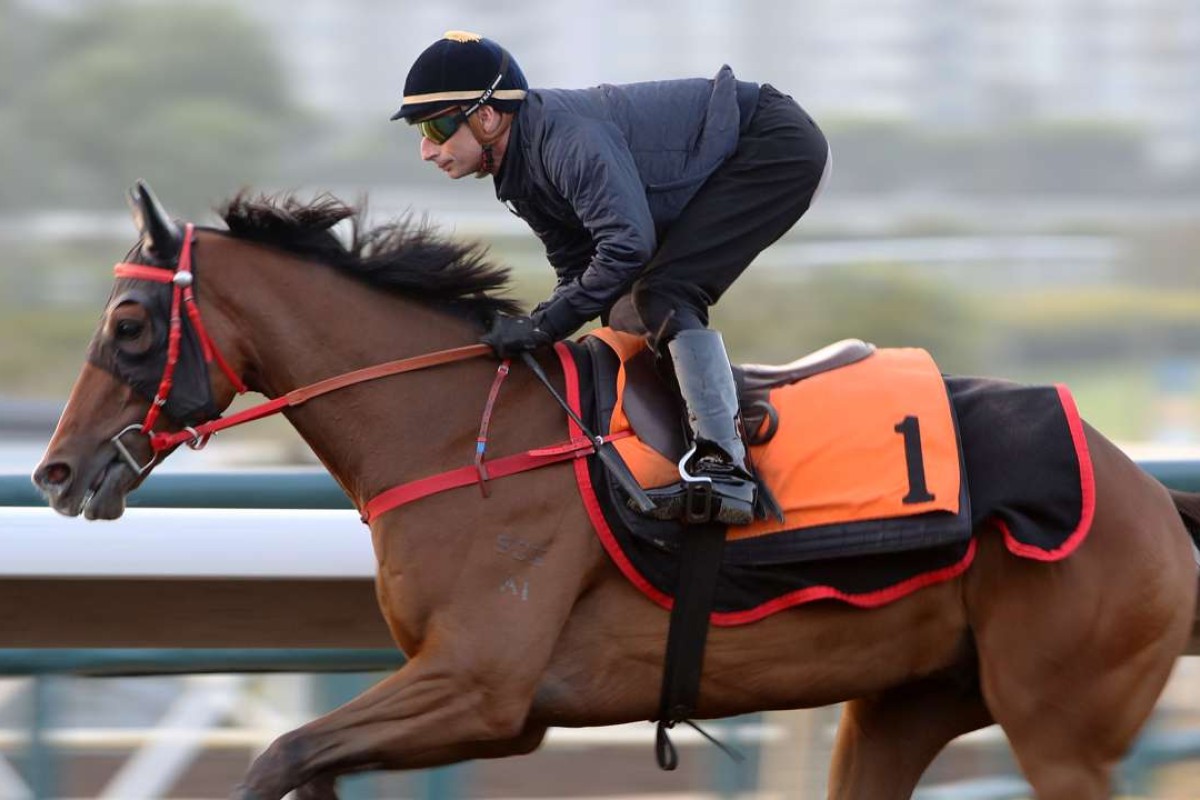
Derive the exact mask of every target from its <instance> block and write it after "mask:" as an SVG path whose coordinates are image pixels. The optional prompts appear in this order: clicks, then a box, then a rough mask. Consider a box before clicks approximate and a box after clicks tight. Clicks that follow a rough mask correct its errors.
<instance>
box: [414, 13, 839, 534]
mask: <svg viewBox="0 0 1200 800" xmlns="http://www.w3.org/2000/svg"><path fill="white" fill-rule="evenodd" d="M392 119H393V120H396V119H404V120H406V121H407V122H408V123H409V124H411V125H416V126H417V128H418V130H419V131H420V132H421V135H422V138H421V158H422V159H423V160H425V161H429V162H432V163H433V164H434V165H435V166H437V167H438V168H439V169H441V170H442V171H443V172H445V173H446V174H447V175H449V176H450V177H451V178H455V179H457V178H462V177H464V176H466V175H475V176H476V177H480V178H482V177H485V176H488V175H490V176H492V178H493V181H494V184H495V190H496V197H497V198H498V199H499V200H501V201H502V202H504V203H506V204H507V205H508V207H509V209H510V210H512V211H513V212H514V213H515V214H516V215H517V216H519V217H521V218H522V219H523V220H525V221H526V222H527V223H528V224H529V226H530V228H532V229H533V232H534V233H535V234H536V235H537V236H538V238H540V239H541V240H542V243H543V244H544V245H545V247H546V254H547V258H548V260H549V261H550V264H551V265H552V266H553V267H554V270H555V272H556V273H557V275H558V285H557V287H556V288H555V290H554V292H553V294H552V295H551V296H550V297H549V298H548V299H547V300H545V301H544V302H542V303H541V304H539V305H538V306H537V307H536V308H535V309H534V311H533V313H532V314H531V315H530V316H522V317H498V318H497V319H496V320H495V321H494V323H493V325H492V328H491V330H490V331H489V332H488V333H487V334H486V335H485V336H484V337H483V341H485V342H486V343H488V344H489V345H491V346H492V347H493V348H494V349H495V351H496V353H497V355H498V356H500V357H502V358H506V357H510V356H513V355H516V354H519V353H521V352H522V351H526V350H532V349H534V348H536V347H539V346H541V345H544V344H548V343H550V342H553V341H557V340H559V339H562V338H565V337H567V336H568V335H570V334H571V333H572V332H574V331H575V330H576V329H577V328H579V327H580V326H581V325H583V324H585V323H586V322H588V321H590V320H592V319H595V318H596V317H598V316H599V317H602V318H603V319H604V321H605V322H606V323H608V324H611V325H612V326H613V327H614V328H618V329H622V330H627V331H633V332H637V333H641V334H643V335H645V336H646V337H647V338H648V340H649V342H650V344H651V345H652V347H654V349H655V351H656V352H657V353H658V355H659V356H660V357H661V358H663V359H666V360H668V361H669V363H670V364H671V365H672V367H673V372H674V376H675V378H676V380H677V382H678V386H679V391H680V394H681V395H682V398H683V401H684V405H685V406H686V408H687V420H688V426H689V428H690V430H691V433H692V440H693V443H694V448H693V452H692V454H691V456H690V457H689V459H688V460H686V461H685V463H684V464H683V465H682V466H681V472H683V473H684V478H685V479H688V480H693V481H694V480H695V479H696V478H700V479H706V478H707V479H711V482H712V483H711V492H712V493H711V500H712V509H713V511H712V514H713V518H715V519H719V520H720V521H722V522H725V523H727V524H745V523H749V522H751V521H752V520H753V519H754V516H755V506H756V497H757V485H756V482H755V479H754V476H753V474H752V472H751V468H750V465H749V463H748V461H747V453H746V446H745V444H744V441H743V437H742V430H741V422H740V415H739V408H738V400H737V390H736V388H735V385H734V379H733V373H732V370H731V368H730V364H729V357H728V356H727V355H726V352H725V345H724V342H723V341H722V339H721V335H720V333H718V332H717V331H713V330H709V329H708V327H707V325H708V308H709V306H711V305H713V304H714V303H715V302H716V301H717V300H718V299H719V298H720V297H721V295H722V294H724V292H725V290H726V289H728V288H729V286H730V285H731V284H732V283H733V282H734V281H735V280H736V279H737V277H738V276H739V275H741V273H742V271H743V270H744V269H745V268H746V267H747V266H748V265H749V264H750V262H751V261H753V260H754V258H755V257H756V256H757V255H758V254H759V252H761V251H762V250H763V249H764V248H765V247H767V246H768V245H769V244H771V243H772V242H774V241H775V240H776V239H778V238H779V237H780V236H782V235H783V234H784V233H785V232H786V231H787V230H788V229H789V228H791V226H792V225H793V224H795V222H796V221H797V220H798V219H800V217H801V216H803V214H804V212H805V211H807V210H808V207H809V204H810V203H811V202H812V201H813V199H814V197H815V195H816V193H817V191H818V189H819V188H820V186H821V185H822V184H823V183H824V179H825V177H826V176H827V175H828V172H829V166H830V159H829V148H828V146H827V144H826V141H825V137H824V136H823V135H822V133H821V131H820V129H819V128H818V127H817V125H816V123H814V122H813V120H812V119H811V118H810V117H809V116H808V114H806V113H805V112H804V110H803V109H801V108H800V106H799V105H797V104H796V103H795V101H793V100H792V99H791V98H790V97H788V96H787V95H785V94H783V93H781V92H779V91H778V90H776V89H775V88H774V87H772V86H771V85H769V84H762V85H759V84H756V83H749V82H746V81H739V80H737V79H735V78H734V75H733V71H732V70H731V69H730V68H729V67H728V66H724V67H722V68H721V70H720V71H719V72H718V73H717V74H716V76H715V77H714V78H712V79H704V78H696V79H686V80H669V81H660V82H654V83H638V84H629V85H623V86H612V85H602V86H598V87H595V88H591V89H582V90H563V89H530V88H529V86H528V84H527V82H526V80H525V75H524V74H523V73H522V72H521V68H520V67H519V66H518V65H517V62H516V61H515V60H514V59H513V58H512V56H511V55H509V53H508V51H507V50H505V49H504V48H503V47H501V46H500V45H499V44H497V43H495V42H493V41H491V40H490V39H485V38H483V37H481V36H479V35H477V34H472V33H464V32H461V31H450V32H447V33H446V34H445V36H444V37H443V38H442V39H440V40H438V41H436V42H434V43H433V44H432V45H431V46H429V47H428V48H427V49H426V50H425V51H424V52H423V53H421V55H420V56H419V57H418V58H417V60H416V62H415V63H414V64H413V66H412V69H411V70H410V71H409V73H408V77H407V79H406V80H405V83H404V101H403V105H402V106H401V107H400V110H399V111H397V112H396V113H395V115H393V116H392ZM618 300H621V301H622V302H621V304H620V305H619V306H617V301H618ZM614 306H616V308H614Z"/></svg>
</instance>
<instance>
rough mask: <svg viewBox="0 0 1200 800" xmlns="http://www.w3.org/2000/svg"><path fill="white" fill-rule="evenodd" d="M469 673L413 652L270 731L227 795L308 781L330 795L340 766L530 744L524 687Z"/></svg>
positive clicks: (262, 798)
mask: <svg viewBox="0 0 1200 800" xmlns="http://www.w3.org/2000/svg"><path fill="white" fill-rule="evenodd" d="M471 675H472V673H471V672H468V671H466V670H463V671H461V672H457V671H454V670H449V669H446V668H445V667H444V666H443V665H440V664H439V665H435V666H431V665H427V664H425V663H421V659H414V661H413V662H411V663H410V664H408V665H407V666H405V667H404V668H402V669H401V670H400V671H399V672H397V673H396V674H394V675H391V676H389V677H388V678H386V679H384V680H383V681H381V682H380V683H378V684H376V685H375V686H373V687H371V688H370V689H369V690H367V691H366V692H364V693H363V694H361V695H359V696H358V697H357V698H355V699H354V700H352V701H350V702H349V703H347V704H346V705H344V706H342V707H341V708H338V709H336V710H335V711H332V712H330V713H329V714H326V715H325V716H323V717H320V718H318V719H316V720H314V721H312V722H310V723H308V724H307V725H304V726H303V727H300V728H297V729H296V730H294V731H292V732H290V733H286V734H284V735H283V736H281V737H279V738H278V739H276V740H275V742H274V743H272V744H271V746H270V747H269V748H267V750H266V751H265V752H264V753H263V754H262V755H261V756H259V757H258V758H257V759H256V760H255V762H254V764H253V765H252V766H251V768H250V771H249V772H248V773H247V774H246V777H245V779H244V781H243V783H242V785H241V786H239V787H238V789H237V790H236V791H235V792H234V797H235V798H238V799H239V800H278V798H281V797H283V796H284V795H285V794H287V793H288V792H289V791H291V790H292V789H294V788H296V787H298V786H302V785H304V784H309V783H312V784H313V785H312V786H310V787H308V788H307V789H306V791H307V792H308V793H309V794H310V795H311V796H313V797H322V796H325V797H328V796H336V795H331V791H332V786H331V784H330V783H328V782H330V781H331V780H332V779H333V777H335V776H337V775H342V774H345V773H348V772H361V771H366V770H375V769H424V768H427V767H436V766H442V765H445V764H450V763H454V762H458V761H464V760H467V759H473V758H487V757H499V756H505V755H517V754H520V753H525V752H529V751H531V750H532V749H534V748H536V747H537V745H538V744H539V743H540V741H541V737H542V735H543V734H544V729H540V730H539V729H536V728H534V729H530V728H527V726H526V724H525V718H526V716H527V713H528V705H529V703H528V698H529V697H531V696H532V691H530V692H528V693H526V692H522V691H521V690H520V687H518V686H512V687H511V688H512V690H511V692H510V691H509V690H508V689H506V688H505V686H504V685H503V684H502V683H499V682H496V681H493V680H486V679H480V678H478V677H475V678H472V677H471ZM327 788H328V791H327Z"/></svg>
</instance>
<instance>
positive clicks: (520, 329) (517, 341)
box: [481, 314, 554, 358]
mask: <svg viewBox="0 0 1200 800" xmlns="http://www.w3.org/2000/svg"><path fill="white" fill-rule="evenodd" d="M481 341H483V343H484V344H487V345H489V346H491V348H492V349H493V350H495V351H496V355H497V356H498V357H500V358H511V357H513V356H515V355H519V354H520V353H523V352H525V351H526V350H536V349H537V348H539V347H541V346H543V345H547V344H550V343H551V342H553V341H554V339H553V338H552V337H551V336H550V334H548V333H546V332H545V331H542V330H539V329H538V328H537V327H536V326H535V325H534V324H533V320H532V319H530V318H529V317H525V316H521V317H509V316H505V315H503V314H497V315H496V318H495V319H494V320H493V321H492V329H491V330H489V331H488V332H487V333H485V334H484V335H483V338H482V340H481Z"/></svg>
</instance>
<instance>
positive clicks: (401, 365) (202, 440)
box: [111, 223, 630, 522]
mask: <svg viewBox="0 0 1200 800" xmlns="http://www.w3.org/2000/svg"><path fill="white" fill-rule="evenodd" d="M194 230H195V229H194V226H193V225H192V224H191V223H188V224H187V226H186V227H185V229H184V236H183V247H182V250H181V251H180V254H179V265H178V266H177V267H176V269H175V271H174V272H170V271H168V270H165V269H163V268H161V267H152V266H147V265H144V264H129V263H120V264H117V265H116V266H115V267H113V273H114V274H115V275H116V276H117V277H118V278H133V279H135V280H146V281H154V282H155V283H171V284H174V287H175V288H174V294H173V296H172V299H171V319H170V329H169V332H168V336H167V363H166V366H165V367H164V368H163V376H162V379H161V380H160V381H159V386H158V390H157V391H156V392H155V397H154V400H153V402H151V404H150V408H149V409H148V410H147V412H146V418H145V420H143V421H142V422H141V423H140V424H139V423H135V424H133V425H130V426H128V427H127V428H125V429H123V430H122V431H121V432H120V433H118V434H117V435H116V436H114V437H112V439H111V441H112V443H113V446H114V447H116V449H117V452H118V453H119V454H120V455H121V458H122V459H123V460H124V461H125V462H126V463H127V464H128V465H129V466H130V467H131V468H132V469H133V470H134V472H135V473H137V474H138V475H141V474H143V473H145V472H146V471H147V470H149V469H150V467H151V466H153V464H154V462H155V460H156V459H157V457H158V454H159V453H161V452H163V451H164V450H169V449H171V448H172V447H175V446H177V445H180V444H186V445H188V446H189V447H191V448H192V449H195V450H198V449H200V448H201V447H203V446H204V445H205V444H207V442H208V440H209V438H211V437H212V435H213V434H214V433H216V432H217V431H221V430H224V429H226V428H232V427H233V426H235V425H241V424H243V423H246V422H251V421H253V420H256V419H262V418H263V417H267V416H270V415H271V414H276V413H278V412H280V411H283V410H284V409H285V408H289V407H294V406H298V405H300V404H302V403H306V402H308V401H309V400H311V399H313V398H314V397H320V396H321V395H323V394H328V393H329V392H333V391H336V390H338V389H343V388H345V387H347V386H353V385H355V384H358V383H363V382H364V381H372V380H375V379H377V378H383V377H386V376H388V375H398V374H400V373H404V372H414V371H416V370H421V369H425V368H427V367H434V366H437V365H439V364H449V363H452V362H456V361H464V360H466V359H469V358H477V357H479V356H484V355H489V354H490V353H491V352H492V348H491V347H489V346H488V345H486V344H472V345H466V346H464V347H455V348H451V349H449V350H438V351H436V352H433V353H425V354H423V355H419V356H413V357H411V358H402V359H399V360H396V361H389V362H386V363H384V364H376V365H375V366H373V367H365V368H363V369H359V370H354V371H353V372H347V373H343V374H341V375H335V376H333V377H331V378H326V379H325V380H321V381H317V382H316V383H311V384H309V385H308V386H302V387H300V388H299V389H293V390H292V391H290V392H288V393H287V394H284V395H280V396H279V397H276V398H275V399H273V400H268V401H267V402H265V403H260V404H258V405H256V406H252V407H250V408H247V409H245V410H243V411H239V412H238V413H236V414H233V415H231V416H228V417H218V418H217V419H213V420H209V421H208V422H204V423H202V424H200V425H196V426H194V427H186V428H184V429H183V430H181V431H178V432H176V433H165V432H159V433H155V432H154V431H152V427H153V425H154V423H155V422H156V421H157V420H158V417H159V414H160V413H161V410H162V407H163V406H164V405H166V402H167V397H168V396H169V395H170V393H171V385H172V383H173V381H174V375H175V368H176V366H177V364H178V362H179V344H180V340H181V338H182V336H183V315H182V309H183V308H186V309H187V315H188V319H190V320H191V321H192V324H193V325H194V326H195V328H196V334H197V336H198V337H199V339H200V344H201V347H202V349H203V352H204V361H205V364H206V365H211V364H212V363H213V362H214V361H215V362H216V363H217V366H219V367H220V368H221V371H222V372H224V373H225V377H227V378H228V379H229V382H230V383H231V384H233V387H234V388H235V389H236V390H237V392H238V393H239V394H242V393H244V392H246V391H248V389H247V387H246V384H245V382H244V381H243V380H242V379H241V377H240V376H239V375H238V374H237V372H236V371H234V369H233V367H231V366H230V365H229V362H228V361H227V360H226V359H225V357H224V356H222V355H221V351H220V350H219V349H218V348H217V346H216V343H214V342H213V340H212V337H210V336H209V334H208V331H207V329H206V328H205V327H204V323H203V321H202V320H201V317H200V308H199V306H197V305H196V297H195V293H194V292H193V291H192V284H193V283H194V276H193V274H192V269H191V267H192V240H193V234H194ZM509 364H510V362H509V360H508V359H505V360H504V361H502V362H501V364H500V366H499V368H498V370H497V372H496V378H495V380H494V382H493V384H492V388H491V391H490V392H489V393H488V400H487V403H486V405H485V407H484V412H483V420H482V423H481V425H480V429H479V437H478V439H477V442H476V452H475V458H474V463H473V464H472V465H470V466H465V467H462V468H459V469H456V470H450V471H449V472H444V473H441V474H440V475H432V476H430V477H428V478H422V479H420V480H417V481H412V482H410V483H407V484H402V485H400V486H396V487H393V488H391V489H388V490H387V491H385V492H382V493H381V494H379V495H377V496H376V497H373V498H372V499H371V500H370V501H369V502H367V503H366V504H365V506H364V507H363V508H362V509H360V512H361V515H362V519H363V522H368V521H370V520H371V519H372V518H374V517H376V516H378V515H380V514H382V513H384V512H385V511H389V510H391V509H393V508H396V507H397V506H400V505H403V504H405V503H409V502H412V501H413V500H417V499H419V498H421V497H426V496H428V495H431V494H435V493H437V492H442V491H445V490H447V489H453V488H457V487H460V486H466V485H470V484H472V483H478V484H479V486H480V488H481V489H484V487H485V482H486V481H488V480H490V479H494V478H501V477H504V476H506V475H512V474H515V473H517V472H524V471H526V470H530V469H537V468H539V467H543V466H549V465H550V464H556V463H559V462H561V461H566V460H570V459H574V458H580V457H583V456H586V455H589V454H590V453H591V452H592V451H593V450H594V449H595V447H596V446H597V443H596V442H594V441H592V440H591V439H587V438H579V437H577V436H572V438H571V439H570V440H568V441H566V442H560V443H558V444H555V445H552V446H550V447H546V448H538V449H535V450H529V451H527V452H525V453H518V454H516V455H512V456H506V457H504V458H500V459H497V460H495V461H488V462H485V461H484V454H485V450H486V447H487V430H488V424H489V421H490V419H491V413H492V409H493V407H494V405H495V402H496V396H497V394H498V393H499V391H500V385H501V383H502V382H503V381H504V378H505V377H506V376H507V375H508V373H509ZM133 430H137V431H140V432H141V433H143V434H145V435H146V436H147V437H148V438H149V440H150V448H151V450H152V451H153V454H154V455H153V457H152V458H151V459H150V461H148V462H147V463H146V464H138V463H137V459H136V458H134V456H133V454H132V453H131V452H130V451H129V449H128V448H127V447H126V446H125V445H124V443H122V442H121V437H122V436H124V435H125V434H126V433H129V432H130V431H133ZM573 432H574V431H573ZM628 435H630V434H629V432H628V431H622V432H620V433H617V434H614V435H610V436H605V437H603V441H611V440H613V439H620V438H624V437H625V436H628ZM484 496H486V490H485V491H484Z"/></svg>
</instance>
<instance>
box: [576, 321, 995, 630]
mask: <svg viewBox="0 0 1200 800" xmlns="http://www.w3.org/2000/svg"><path fill="white" fill-rule="evenodd" d="M554 349H555V352H556V353H557V354H558V358H559V361H560V362H561V364H562V368H563V376H564V378H565V382H566V388H567V402H568V404H569V405H570V406H571V409H572V410H573V411H574V412H575V413H576V414H580V413H582V403H581V398H580V382H579V371H578V369H577V368H576V364H575V358H574V356H573V355H572V353H571V351H570V349H569V347H568V346H567V345H566V344H564V343H562V342H559V343H558V344H556V345H555V348H554ZM568 426H569V430H570V432H571V437H572V438H575V437H577V436H579V435H580V431H579V429H578V426H576V425H575V423H574V421H568ZM574 466H575V480H576V483H577V484H578V486H579V494H580V497H581V498H582V500H583V505H584V508H585V509H586V510H587V514H588V517H589V519H591V521H592V527H593V528H594V529H595V531H596V535H597V537H598V538H599V539H600V543H601V545H602V546H603V547H604V550H605V552H607V553H608V555H609V557H610V558H611V559H612V560H613V563H614V564H616V566H617V569H619V570H620V571H621V573H622V574H623V575H624V576H625V577H626V579H628V580H629V582H630V583H632V584H633V585H634V586H635V587H636V588H637V589H638V591H640V592H642V594H644V595H646V596H647V597H648V598H650V600H652V601H654V602H655V603H657V604H658V605H660V606H662V607H663V608H665V609H670V608H671V607H672V605H673V604H674V600H673V598H671V597H670V596H669V595H667V594H665V593H664V592H661V591H659V590H658V589H657V588H655V587H654V585H653V584H652V583H651V582H650V581H649V580H648V579H647V578H646V577H645V576H644V575H642V573H641V572H639V571H638V569H637V568H636V567H635V566H634V564H633V563H632V561H630V559H629V557H628V556H627V555H626V554H625V552H624V551H623V550H622V549H621V546H620V543H619V542H618V541H617V538H616V536H615V535H614V534H613V531H612V529H611V528H610V527H609V525H608V521H607V520H606V519H605V517H604V513H603V511H602V509H601V506H600V500H599V498H598V497H597V495H596V491H595V488H594V487H593V486H592V480H591V475H590V473H589V471H588V464H587V461H586V460H584V459H577V460H576V461H575V464H574ZM975 551H976V547H975V542H974V540H972V541H971V542H969V543H968V545H967V547H966V549H965V552H964V554H963V556H962V558H960V559H959V560H958V561H957V562H955V563H953V564H950V565H949V566H946V567H943V568H941V569H935V570H931V571H929V572H923V573H920V574H917V575H914V576H912V577H910V578H908V579H905V580H902V581H900V582H898V583H895V584H893V585H891V586H887V587H885V588H883V589H878V590H874V591H870V592H863V593H857V594H856V593H848V592H843V591H841V590H838V589H836V588H834V587H832V586H809V587H805V588H803V589H798V590H796V591H794V592H789V593H787V594H783V595H780V596H778V597H775V598H773V599H771V600H768V601H766V602H764V603H761V604H759V605H757V606H754V607H752V608H749V609H745V610H742V611H731V612H720V611H717V612H713V614H712V615H711V617H710V620H711V622H712V624H713V625H716V626H721V627H730V626H735V625H745V624H747V623H750V622H757V621H759V620H761V619H764V618H766V617H769V616H770V615H772V614H775V613H777V612H779V611H783V610H784V609H787V608H791V607H793V606H797V605H801V604H803V603H809V602H812V601H814V600H840V601H842V602H844V603H847V604H849V605H853V606H856V607H860V608H875V607H878V606H882V605H886V604H887V603H890V602H893V601H895V600H899V599H900V598H902V597H904V596H906V595H909V594H911V593H913V592H915V591H917V590H918V589H923V588H925V587H927V586H932V585H934V584H937V583H942V582H944V581H948V580H951V579H953V578H956V577H958V576H959V575H961V574H962V573H963V572H965V571H966V570H967V568H968V567H970V565H971V562H972V561H973V560H974V558H975Z"/></svg>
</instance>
